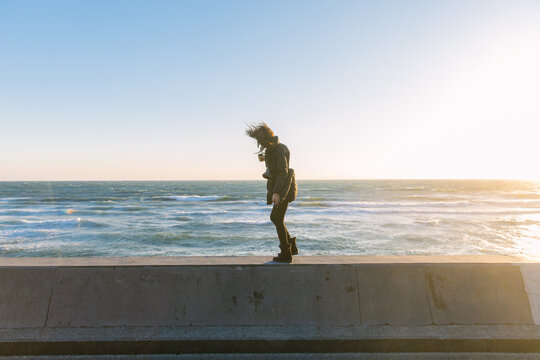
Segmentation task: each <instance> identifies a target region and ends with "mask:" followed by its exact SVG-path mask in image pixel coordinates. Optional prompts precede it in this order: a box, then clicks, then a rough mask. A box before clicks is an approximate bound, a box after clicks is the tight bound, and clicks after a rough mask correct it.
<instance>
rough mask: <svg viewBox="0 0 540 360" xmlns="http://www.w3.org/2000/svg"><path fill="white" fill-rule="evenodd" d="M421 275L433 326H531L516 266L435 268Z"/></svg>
mask: <svg viewBox="0 0 540 360" xmlns="http://www.w3.org/2000/svg"><path fill="white" fill-rule="evenodd" d="M424 271H425V276H426V285H427V292H428V296H429V301H430V309H431V313H432V320H433V323H434V324H533V319H532V314H531V308H530V305H529V300H528V296H527V292H526V291H525V286H524V283H523V278H522V276H521V272H520V268H519V267H517V266H514V265H506V264H492V265H489V266H485V265H478V264H453V265H451V266H450V265H448V264H446V265H444V264H437V265H426V266H424Z"/></svg>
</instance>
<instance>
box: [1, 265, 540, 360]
mask: <svg viewBox="0 0 540 360" xmlns="http://www.w3.org/2000/svg"><path fill="white" fill-rule="evenodd" d="M539 266H540V264H538V263H534V262H530V261H527V260H523V259H517V258H513V257H506V256H450V257H446V256H441V257H428V256H412V257H363V256H351V257H347V256H340V257H295V263H293V264H277V263H273V262H271V258H270V257H185V258H163V257H161V258H155V257H153V258H61V259H55V258H2V259H0V289H2V291H0V355H8V354H11V355H23V354H27V355H32V354H33V355H36V354H49V355H60V354H112V353H152V352H159V353H167V351H169V352H171V353H194V352H231V353H239V352H306V353H307V352H325V351H331V352H419V351H420V352H422V351H426V352H449V351H462V352H486V351H487V352H523V353H527V352H529V353H540V326H539V318H540V277H539V273H540V267H539Z"/></svg>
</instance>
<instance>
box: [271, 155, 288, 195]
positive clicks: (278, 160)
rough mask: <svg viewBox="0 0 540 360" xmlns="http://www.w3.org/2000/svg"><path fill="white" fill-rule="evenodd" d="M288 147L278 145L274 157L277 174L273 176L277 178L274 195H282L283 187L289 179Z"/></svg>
mask: <svg viewBox="0 0 540 360" xmlns="http://www.w3.org/2000/svg"><path fill="white" fill-rule="evenodd" d="M287 151H288V150H287V147H286V146H284V145H277V147H276V149H275V152H274V157H275V160H274V161H275V166H276V171H277V174H273V175H274V176H275V178H276V179H275V181H276V183H275V185H274V191H273V193H274V194H275V193H278V194H280V193H281V191H282V190H283V187H284V186H285V185H286V182H287V178H288V176H289V164H288V161H287Z"/></svg>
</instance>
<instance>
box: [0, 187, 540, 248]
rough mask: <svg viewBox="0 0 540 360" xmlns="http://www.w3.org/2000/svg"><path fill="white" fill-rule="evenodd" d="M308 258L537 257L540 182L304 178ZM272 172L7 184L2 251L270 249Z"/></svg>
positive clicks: (300, 203) (0, 206)
mask: <svg viewBox="0 0 540 360" xmlns="http://www.w3.org/2000/svg"><path fill="white" fill-rule="evenodd" d="M298 183H299V187H300V190H299V196H298V198H297V201H295V202H293V203H291V204H290V207H289V210H288V211H287V216H286V225H287V226H288V228H289V230H290V232H291V233H292V234H293V236H297V237H298V239H299V245H300V251H301V254H302V255H345V254H350V255H422V254H423V255H443V254H456V255H458V254H503V255H519V256H537V255H540V245H539V244H540V182H528V181H509V180H501V181H496V180H487V181H484V180H474V181H469V180H462V181H458V180H384V181H379V180H346V181H339V180H331V181H320V180H310V181H302V180H299V181H298ZM265 195H266V189H265V186H264V180H254V181H249V180H246V181H164V182H156V181H134V182H122V181H118V182H115V181H108V182H55V183H51V182H33V183H30V182H14V183H5V182H4V183H0V256H4V257H20V256H36V257H39V256H51V257H55V256H61V257H84V256H105V257H106V256H186V255H190V256H197V255H199V256H211V255H244V256H254V255H269V254H273V253H274V252H276V251H277V250H278V248H277V237H276V234H275V229H274V227H273V225H272V223H271V222H270V219H269V214H270V210H271V207H269V206H266V204H265Z"/></svg>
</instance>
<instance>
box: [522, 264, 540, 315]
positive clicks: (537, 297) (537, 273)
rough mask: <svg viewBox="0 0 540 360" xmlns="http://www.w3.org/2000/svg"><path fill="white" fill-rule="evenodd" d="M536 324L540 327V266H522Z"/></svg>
mask: <svg viewBox="0 0 540 360" xmlns="http://www.w3.org/2000/svg"><path fill="white" fill-rule="evenodd" d="M520 268H521V273H522V274H523V280H524V281H525V288H526V290H527V294H528V296H529V302H530V304H531V312H532V317H533V320H534V323H535V324H536V325H540V264H520Z"/></svg>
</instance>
